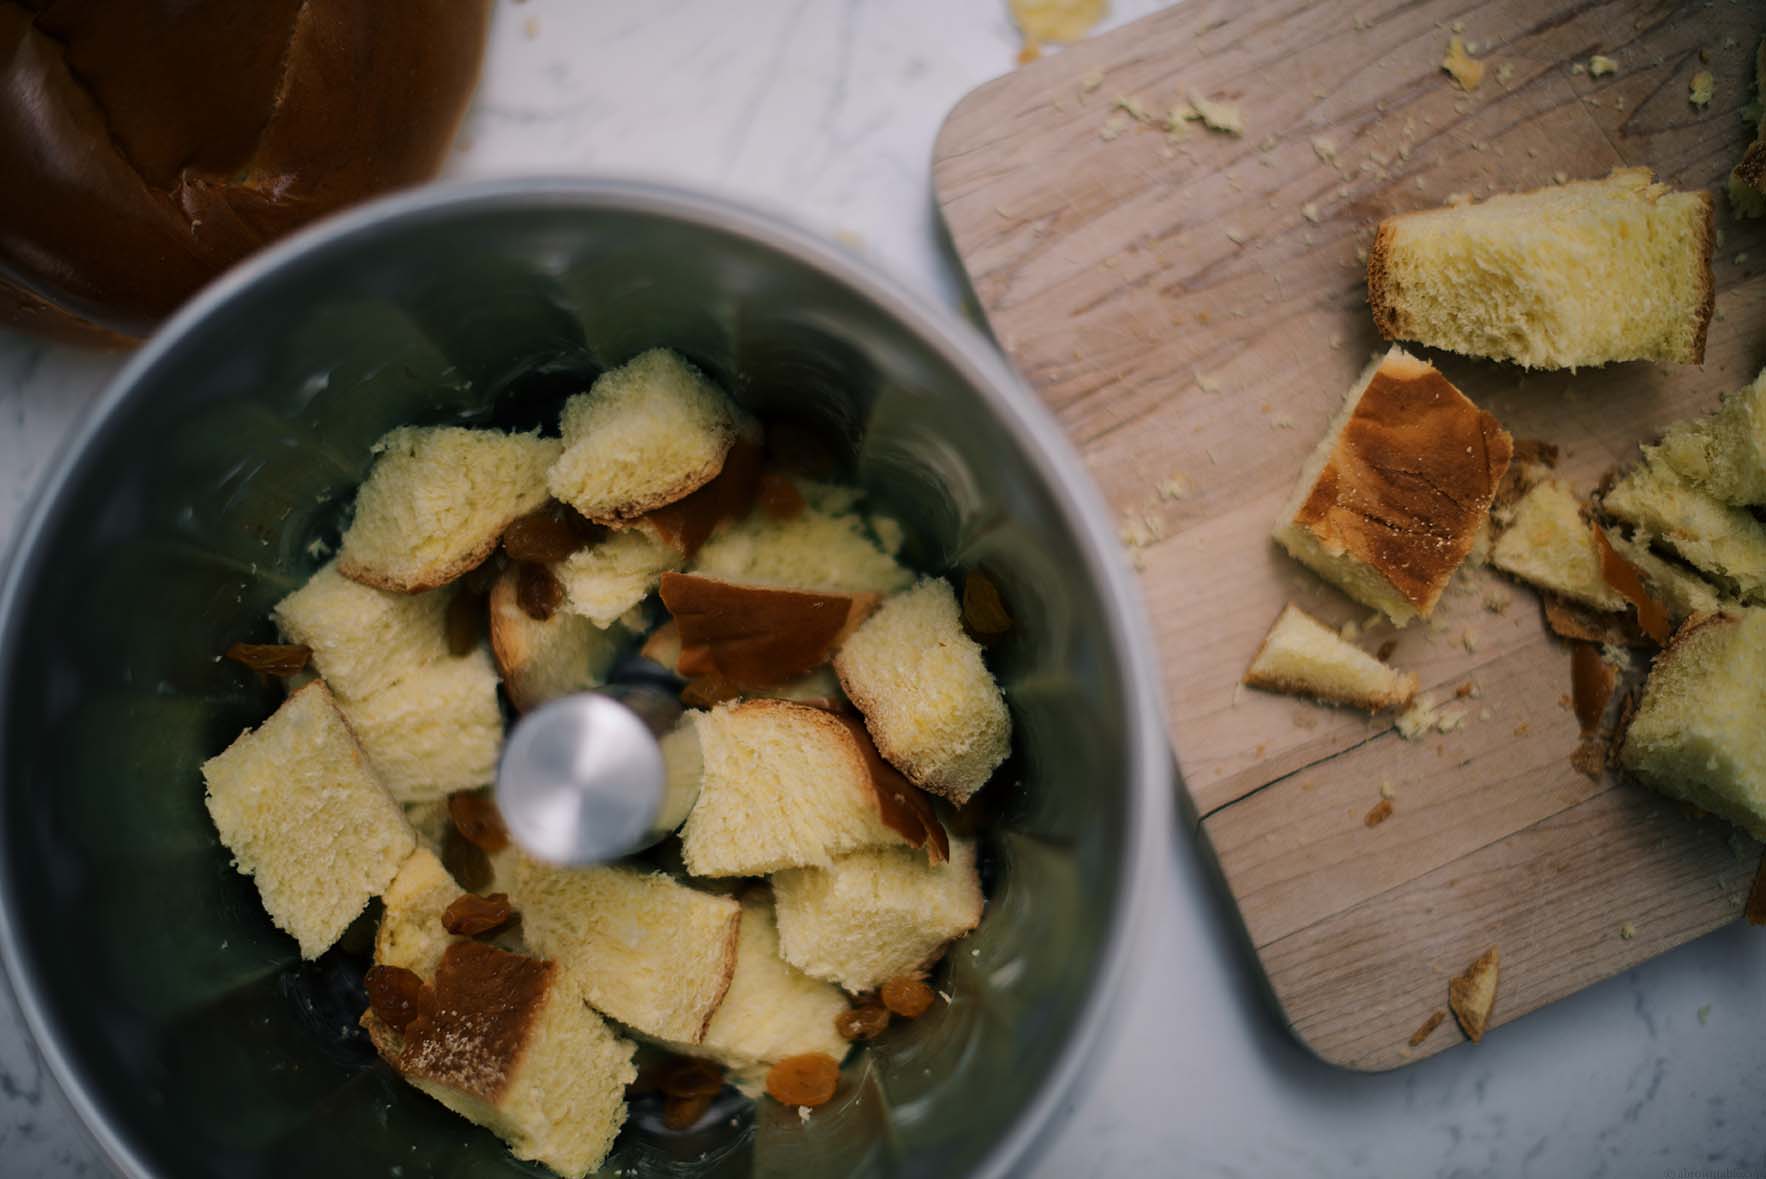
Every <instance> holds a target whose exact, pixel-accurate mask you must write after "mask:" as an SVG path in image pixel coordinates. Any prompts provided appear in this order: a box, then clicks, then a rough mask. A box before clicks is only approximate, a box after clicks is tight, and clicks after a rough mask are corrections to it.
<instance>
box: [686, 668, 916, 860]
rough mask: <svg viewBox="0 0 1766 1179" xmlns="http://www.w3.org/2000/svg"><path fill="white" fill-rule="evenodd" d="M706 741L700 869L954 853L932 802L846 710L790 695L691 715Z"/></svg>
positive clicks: (696, 825) (696, 818)
mask: <svg viewBox="0 0 1766 1179" xmlns="http://www.w3.org/2000/svg"><path fill="white" fill-rule="evenodd" d="M689 716H690V722H691V725H692V732H693V734H694V735H695V736H696V737H697V739H698V743H699V753H700V764H701V766H702V777H701V779H700V786H699V798H698V801H697V802H695V803H694V804H693V810H692V812H691V813H690V814H689V815H688V816H687V821H686V824H685V825H684V826H683V827H682V828H681V853H682V857H683V859H684V861H685V863H686V865H687V871H689V872H691V873H692V874H693V875H695V876H761V875H765V874H767V873H769V872H775V871H778V870H779V869H782V868H795V867H802V866H804V865H809V864H814V865H822V866H826V865H828V864H830V863H832V862H833V859H834V857H835V856H838V855H841V854H842V853H845V852H849V851H853V850H856V849H858V848H863V847H875V846H879V845H883V844H900V843H903V842H906V843H909V844H911V845H912V846H915V847H919V846H926V848H927V850H926V854H927V855H929V856H931V857H932V858H934V859H937V858H940V857H942V856H943V855H944V854H946V852H947V851H948V847H949V844H948V842H947V840H946V838H945V833H944V828H943V826H942V825H941V824H940V823H939V822H938V820H937V818H936V817H935V816H934V815H933V813H932V808H931V805H930V803H929V802H928V801H927V800H926V799H925V798H924V797H923V796H922V795H921V794H920V793H919V791H917V790H915V789H914V788H913V787H912V786H911V785H909V784H907V783H906V782H905V781H903V780H902V779H901V778H900V776H899V775H896V774H894V773H893V772H891V771H890V769H889V767H888V766H886V765H885V764H884V763H883V762H882V760H881V759H880V758H878V757H876V756H875V754H874V752H872V751H871V750H870V741H869V739H868V738H867V736H866V735H865V731H864V729H863V728H862V727H861V726H860V725H859V724H858V723H857V722H856V721H853V720H851V719H849V718H846V717H839V716H835V715H833V714H832V713H829V712H825V711H823V710H821V709H819V708H813V707H810V706H808V705H804V704H793V703H790V702H787V701H783V700H748V701H743V702H740V703H732V704H720V705H718V706H717V707H716V708H713V709H712V710H711V711H709V712H701V713H692V714H689Z"/></svg>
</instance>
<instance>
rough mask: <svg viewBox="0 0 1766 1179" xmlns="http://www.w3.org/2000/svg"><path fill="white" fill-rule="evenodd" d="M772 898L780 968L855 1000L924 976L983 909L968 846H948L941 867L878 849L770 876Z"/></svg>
mask: <svg viewBox="0 0 1766 1179" xmlns="http://www.w3.org/2000/svg"><path fill="white" fill-rule="evenodd" d="M773 896H774V900H775V903H776V906H777V913H778V922H779V952H780V953H781V954H782V955H783V956H784V958H785V961H787V962H789V963H791V965H793V966H795V967H797V969H799V970H801V971H803V972H804V973H805V974H807V975H809V976H811V977H812V978H820V979H825V980H827V981H828V982H832V983H838V984H839V985H840V986H842V987H845V988H846V989H847V990H848V991H851V992H853V993H855V994H856V993H858V992H860V991H869V990H875V989H876V988H877V987H880V986H882V985H883V984H884V983H885V982H887V981H889V980H890V979H892V978H895V977H897V976H900V975H904V974H915V973H918V972H920V971H922V970H925V969H927V968H928V967H930V966H931V965H932V963H934V962H936V961H937V960H938V957H939V955H940V954H942V953H943V952H944V947H945V946H946V945H948V944H950V942H952V941H953V940H955V939H956V938H959V937H962V936H963V935H964V934H966V933H968V932H969V931H970V930H972V929H974V928H975V927H976V926H977V925H979V924H980V923H981V910H982V907H983V905H984V903H985V902H984V900H983V898H982V895H981V878H980V876H979V875H977V873H976V870H975V843H974V841H973V840H968V839H953V840H951V844H950V858H949V859H948V860H947V861H945V862H944V863H942V864H929V863H927V861H926V857H925V856H922V855H919V854H917V853H915V852H912V851H910V850H908V849H907V848H901V847H894V848H887V847H886V848H870V849H867V850H865V851H858V852H853V853H852V854H850V855H845V856H841V857H840V858H839V859H837V860H835V861H834V863H833V864H832V865H831V866H829V867H826V868H793V869H790V870H789V871H785V872H780V873H779V874H778V875H776V876H774V877H773Z"/></svg>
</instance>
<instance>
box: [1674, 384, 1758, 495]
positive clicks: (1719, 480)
mask: <svg viewBox="0 0 1766 1179" xmlns="http://www.w3.org/2000/svg"><path fill="white" fill-rule="evenodd" d="M1644 453H1645V454H1647V455H1649V456H1650V457H1651V459H1653V460H1654V461H1657V462H1659V463H1661V464H1663V465H1664V466H1667V467H1669V468H1671V469H1672V470H1673V471H1674V473H1675V474H1677V475H1679V476H1680V477H1681V478H1682V479H1685V480H1686V481H1687V482H1688V483H1691V484H1692V485H1693V486H1695V487H1697V488H1698V489H1699V490H1700V491H1703V492H1705V493H1706V494H1707V495H1710V496H1711V497H1712V498H1714V499H1719V500H1722V501H1723V502H1724V503H1726V504H1766V370H1763V371H1762V372H1761V373H1760V375H1759V376H1758V377H1756V378H1754V382H1753V384H1751V385H1746V386H1744V387H1742V388H1741V389H1739V390H1737V391H1736V392H1734V393H1731V394H1730V395H1729V396H1727V397H1725V398H1724V399H1723V404H1722V405H1721V406H1720V407H1719V408H1718V409H1717V411H1716V412H1715V413H1713V414H1710V415H1708V416H1706V417H1702V418H1692V419H1689V420H1687V421H1683V422H1676V423H1675V424H1674V425H1672V426H1669V427H1668V429H1667V432H1666V433H1664V434H1663V435H1662V441H1661V443H1660V444H1659V445H1657V446H1654V447H1645V448H1644Z"/></svg>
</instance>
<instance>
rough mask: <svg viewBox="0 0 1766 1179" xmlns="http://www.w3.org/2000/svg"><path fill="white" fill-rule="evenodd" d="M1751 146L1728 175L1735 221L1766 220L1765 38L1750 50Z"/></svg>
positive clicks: (1730, 200) (1730, 199)
mask: <svg viewBox="0 0 1766 1179" xmlns="http://www.w3.org/2000/svg"><path fill="white" fill-rule="evenodd" d="M1754 89H1755V92H1756V97H1755V99H1754V103H1755V105H1756V107H1757V108H1758V109H1759V111H1760V113H1759V115H1758V117H1757V120H1756V122H1755V124H1754V132H1755V134H1754V142H1752V143H1750V144H1748V149H1747V151H1745V152H1744V153H1742V157H1741V162H1740V163H1738V164H1737V165H1736V166H1735V168H1734V170H1733V171H1731V172H1730V173H1729V204H1730V207H1731V208H1732V209H1734V210H1735V215H1736V216H1737V217H1766V37H1762V38H1760V44H1759V45H1758V46H1756V47H1755V49H1754Z"/></svg>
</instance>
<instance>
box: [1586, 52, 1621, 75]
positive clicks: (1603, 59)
mask: <svg viewBox="0 0 1766 1179" xmlns="http://www.w3.org/2000/svg"><path fill="white" fill-rule="evenodd" d="M1618 72H1619V63H1618V62H1616V61H1614V60H1613V59H1612V58H1610V57H1608V56H1606V55H1605V54H1602V53H1597V54H1595V55H1594V56H1593V57H1591V58H1589V59H1588V76H1589V77H1591V78H1604V77H1606V76H1607V75H1608V74H1616V73H1618Z"/></svg>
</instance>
